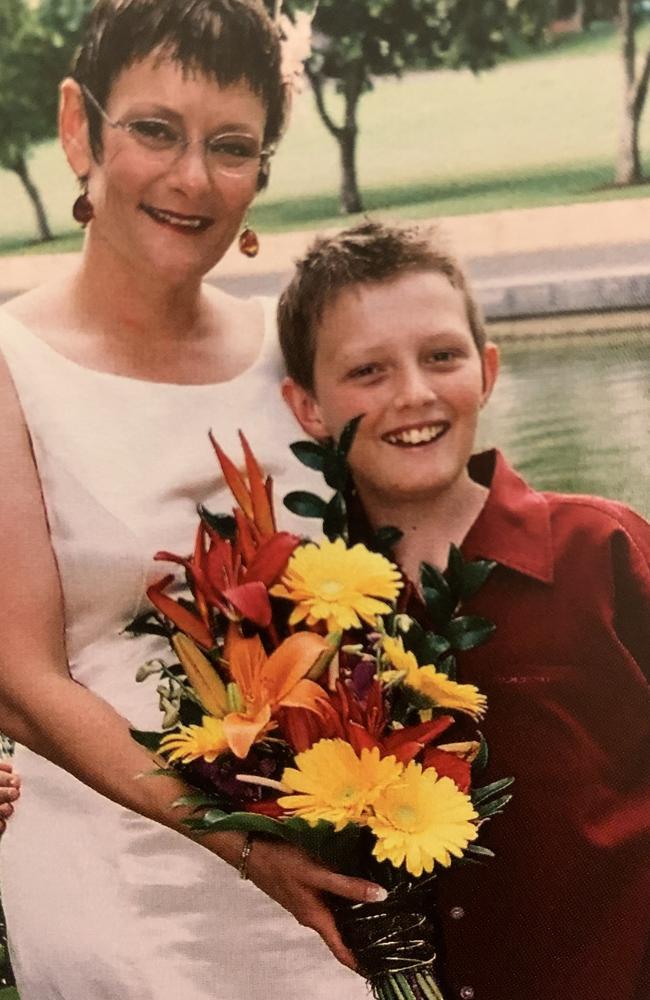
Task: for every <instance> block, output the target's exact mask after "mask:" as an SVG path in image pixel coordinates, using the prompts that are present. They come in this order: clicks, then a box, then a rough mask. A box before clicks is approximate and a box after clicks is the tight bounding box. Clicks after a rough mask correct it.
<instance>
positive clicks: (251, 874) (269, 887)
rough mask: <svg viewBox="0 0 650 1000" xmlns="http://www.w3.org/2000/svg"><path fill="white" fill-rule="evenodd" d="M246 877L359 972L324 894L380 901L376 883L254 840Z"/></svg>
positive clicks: (281, 846) (381, 893) (279, 845)
mask: <svg viewBox="0 0 650 1000" xmlns="http://www.w3.org/2000/svg"><path fill="white" fill-rule="evenodd" d="M247 876H248V878H249V879H250V880H251V881H252V882H254V883H255V885H256V886H258V888H260V889H261V890H262V891H263V892H265V893H266V895H267V896H270V897H271V899H274V900H275V901H276V902H277V903H280V905H281V906H283V907H284V909H285V910H288V911H289V913H292V914H293V916H294V917H295V918H296V920H297V921H298V923H299V924H302V925H303V926H304V927H311V929H312V930H315V931H317V932H318V934H320V936H321V937H322V939H323V941H324V942H325V944H326V945H327V947H328V948H329V949H330V951H331V952H332V954H333V955H334V957H335V958H337V959H338V960H339V962H341V963H342V964H343V965H347V966H348V968H350V969H354V970H355V971H356V963H355V960H354V956H353V955H352V952H351V951H350V950H349V949H348V948H346V947H345V945H344V944H343V941H342V940H341V935H340V934H339V932H338V929H337V927H336V923H335V922H334V917H333V916H332V913H331V911H330V910H329V909H328V907H327V905H326V904H325V902H324V901H323V893H330V894H331V895H334V896H342V897H343V898H344V899H350V900H352V901H353V902H355V903H370V902H379V901H381V900H382V899H385V898H386V891H385V890H384V889H383V888H382V887H381V886H379V885H377V884H376V883H374V882H367V881H365V879H361V878H349V877H347V876H345V875H337V874H336V872H333V871H330V870H329V869H328V868H324V867H323V866H322V865H320V864H318V862H316V861H313V860H312V859H311V858H310V857H309V855H308V854H306V853H305V852H304V851H301V850H300V849H299V848H297V847H293V846H292V845H290V844H285V843H282V842H278V841H271V840H257V839H255V840H254V841H253V845H252V848H251V852H250V855H249V858H248V864H247Z"/></svg>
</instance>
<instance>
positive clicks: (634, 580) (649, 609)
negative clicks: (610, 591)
mask: <svg viewBox="0 0 650 1000" xmlns="http://www.w3.org/2000/svg"><path fill="white" fill-rule="evenodd" d="M612 573H613V585H614V627H615V629H616V634H617V635H618V637H619V639H620V640H621V642H622V643H623V645H624V646H625V647H626V649H628V650H629V652H630V653H631V654H632V656H633V657H634V659H635V660H636V662H637V663H638V664H639V667H640V669H641V670H642V672H643V674H644V676H645V678H646V680H648V682H650V524H648V522H647V521H645V520H644V519H643V518H642V517H640V516H639V515H638V514H635V513H634V511H630V510H625V512H624V515H623V516H622V517H621V520H620V528H619V530H617V531H615V532H614V534H613V537H612Z"/></svg>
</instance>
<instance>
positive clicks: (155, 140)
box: [81, 84, 273, 177]
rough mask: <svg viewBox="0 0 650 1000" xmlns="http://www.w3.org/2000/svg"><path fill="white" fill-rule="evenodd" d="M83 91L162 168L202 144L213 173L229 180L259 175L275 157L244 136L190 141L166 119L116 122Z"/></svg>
mask: <svg viewBox="0 0 650 1000" xmlns="http://www.w3.org/2000/svg"><path fill="white" fill-rule="evenodd" d="M81 89H82V91H83V93H84V96H85V97H86V98H87V99H88V100H89V101H90V103H91V104H92V106H93V107H94V108H95V110H96V111H98V112H99V114H100V115H101V116H102V118H103V120H104V121H105V122H106V124H107V125H108V126H109V127H110V128H119V129H121V130H122V131H123V132H124V133H125V134H126V135H127V136H129V138H130V139H132V140H133V142H134V143H136V144H137V146H138V147H139V148H140V149H141V150H142V152H143V154H146V155H147V157H149V158H150V159H151V160H155V161H156V162H157V163H159V164H160V165H161V166H162V167H165V168H168V167H172V166H173V165H174V164H175V163H177V162H178V160H180V159H181V157H182V156H183V155H184V154H185V153H186V151H187V150H188V149H189V148H190V146H194V145H200V146H202V147H203V153H204V157H205V162H206V164H207V167H208V170H209V171H210V173H216V174H223V175H225V176H226V177H250V176H252V175H254V174H257V173H258V172H259V171H260V170H261V169H262V168H263V167H264V166H265V165H266V163H267V162H268V160H269V159H270V157H271V156H272V155H273V150H272V149H270V148H264V147H262V148H260V145H259V143H258V141H257V139H255V137H254V136H252V135H246V134H245V133H239V132H224V133H220V134H218V135H211V136H206V137H205V138H204V139H188V138H187V136H186V135H185V133H184V131H183V130H182V129H181V128H178V127H177V126H175V125H172V124H171V122H169V121H167V119H165V118H132V119H128V120H127V121H113V120H112V119H111V118H109V117H108V115H107V114H106V112H105V111H104V109H103V107H102V106H101V104H100V103H99V101H98V100H97V98H96V97H94V96H93V94H91V92H90V91H89V90H88V87H86V86H85V85H84V84H82V85H81Z"/></svg>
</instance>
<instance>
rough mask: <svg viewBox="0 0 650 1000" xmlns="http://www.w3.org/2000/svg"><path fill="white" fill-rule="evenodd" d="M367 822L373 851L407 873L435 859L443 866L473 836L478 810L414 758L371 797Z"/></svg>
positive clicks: (424, 867)
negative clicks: (373, 837)
mask: <svg viewBox="0 0 650 1000" xmlns="http://www.w3.org/2000/svg"><path fill="white" fill-rule="evenodd" d="M373 810H374V813H375V815H374V816H372V817H371V818H370V819H369V820H368V826H369V827H370V829H371V830H372V832H373V833H374V834H375V836H376V837H377V843H376V844H375V846H374V848H373V852H372V853H373V854H374V855H375V857H376V858H377V859H378V860H379V861H390V863H391V864H392V865H394V866H395V867H396V868H398V867H399V866H400V865H402V864H405V865H406V869H407V871H409V872H410V873H411V875H415V876H416V878H417V877H419V876H420V875H421V874H422V872H423V871H425V872H430V871H432V870H433V866H434V864H435V862H436V861H437V862H438V863H439V864H441V865H443V866H444V867H445V868H447V867H448V866H449V865H450V864H451V858H452V855H453V856H454V857H457V858H460V857H462V855H463V852H464V850H465V848H466V847H467V845H468V844H469V842H470V841H472V840H474V839H475V838H476V837H477V836H478V829H477V827H476V824H475V823H474V822H472V821H473V820H476V819H478V815H477V813H476V811H475V809H474V806H473V805H472V801H471V799H470V797H469V796H468V795H465V794H464V793H463V792H461V791H459V789H458V787H457V786H456V784H455V783H454V782H453V781H452V780H451V778H439V777H438V775H437V773H436V771H435V769H434V768H432V767H429V768H427V769H426V771H423V769H422V766H421V765H420V764H416V763H415V761H411V763H410V764H409V765H408V767H406V768H405V769H404V772H403V773H402V775H401V777H400V778H399V780H398V781H397V782H394V783H393V784H391V785H390V786H389V787H388V788H386V789H385V790H384V791H383V792H382V794H381V795H380V796H379V797H378V798H377V799H376V800H375V803H374V806H373Z"/></svg>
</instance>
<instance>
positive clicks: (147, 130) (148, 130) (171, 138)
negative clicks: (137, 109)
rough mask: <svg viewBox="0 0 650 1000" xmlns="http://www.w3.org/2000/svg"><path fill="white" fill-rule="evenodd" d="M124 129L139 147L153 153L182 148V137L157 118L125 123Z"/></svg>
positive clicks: (167, 123)
mask: <svg viewBox="0 0 650 1000" xmlns="http://www.w3.org/2000/svg"><path fill="white" fill-rule="evenodd" d="M126 128H127V130H128V132H129V134H130V135H132V136H133V138H134V139H135V140H136V141H137V142H138V143H139V144H140V145H141V146H144V148H145V149H150V150H152V151H153V152H160V153H164V152H167V151H168V150H180V149H182V147H183V146H184V139H183V136H182V135H181V134H180V133H179V132H178V131H177V130H176V129H174V128H172V126H171V125H170V124H169V122H165V121H162V120H160V119H158V118H142V119H137V120H136V121H132V122H127V123H126Z"/></svg>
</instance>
